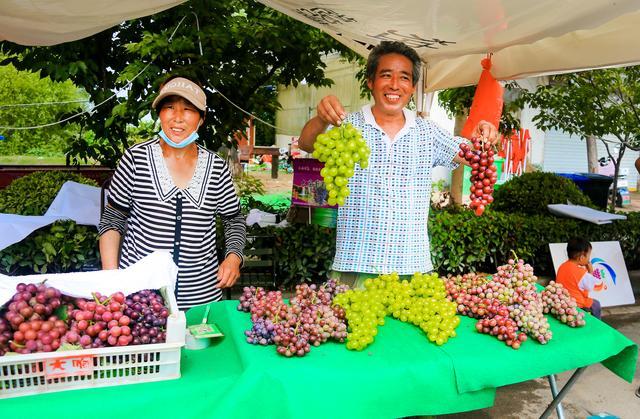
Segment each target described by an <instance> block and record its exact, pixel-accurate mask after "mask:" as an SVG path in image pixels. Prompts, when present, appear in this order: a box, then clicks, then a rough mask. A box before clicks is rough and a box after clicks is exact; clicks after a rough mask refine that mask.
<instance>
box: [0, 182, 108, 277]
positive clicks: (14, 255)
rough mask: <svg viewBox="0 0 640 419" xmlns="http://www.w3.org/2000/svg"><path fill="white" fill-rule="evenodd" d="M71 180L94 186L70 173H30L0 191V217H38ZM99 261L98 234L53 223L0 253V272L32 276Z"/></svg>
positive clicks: (69, 223) (72, 224)
mask: <svg viewBox="0 0 640 419" xmlns="http://www.w3.org/2000/svg"><path fill="white" fill-rule="evenodd" d="M68 180H72V181H75V182H79V183H84V184H87V185H92V186H97V184H96V182H95V181H93V180H91V179H87V178H85V177H83V176H81V175H79V174H77V173H72V172H34V173H32V174H30V175H27V176H24V177H21V178H19V179H16V180H14V181H13V182H12V183H11V184H10V185H9V186H7V187H6V188H5V189H3V190H0V213H11V214H19V215H42V214H44V213H45V212H46V210H47V208H48V207H49V205H51V202H53V200H54V198H55V196H56V195H57V193H58V191H59V190H60V188H61V187H62V185H63V184H64V183H65V182H66V181H68ZM98 260H99V252H98V232H97V231H96V228H95V227H93V226H84V225H77V224H76V223H75V222H73V221H57V222H55V223H53V224H52V225H49V226H46V227H42V228H40V229H38V230H36V231H34V232H33V233H31V234H30V235H29V236H28V237H26V238H25V239H23V240H22V241H20V242H18V243H15V244H13V245H11V246H9V247H7V248H6V249H3V250H2V251H0V272H2V273H4V274H23V275H26V274H32V273H46V272H71V271H78V270H81V269H82V268H84V267H87V266H94V265H95V264H97V262H98Z"/></svg>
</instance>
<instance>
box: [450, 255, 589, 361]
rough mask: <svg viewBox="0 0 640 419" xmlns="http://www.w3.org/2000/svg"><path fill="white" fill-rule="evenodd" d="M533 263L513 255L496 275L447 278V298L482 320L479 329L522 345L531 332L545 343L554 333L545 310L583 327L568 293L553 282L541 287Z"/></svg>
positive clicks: (467, 275)
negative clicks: (540, 288) (541, 288)
mask: <svg viewBox="0 0 640 419" xmlns="http://www.w3.org/2000/svg"><path fill="white" fill-rule="evenodd" d="M536 282H537V277H536V276H535V275H534V273H533V268H532V267H531V266H530V265H529V264H526V263H524V261H523V260H522V259H517V258H515V257H514V258H513V259H509V261H508V263H506V264H504V265H502V266H499V267H498V272H497V273H496V274H495V275H493V277H492V279H491V280H488V279H487V278H485V277H482V276H480V275H476V274H474V273H468V274H464V275H457V276H452V275H449V276H448V277H447V278H445V285H446V289H447V294H448V298H449V299H450V300H451V301H454V302H456V304H457V311H458V313H460V314H463V315H465V316H469V317H472V318H477V319H480V320H479V321H478V323H477V324H476V330H478V331H479V332H480V333H487V334H490V335H492V336H496V337H497V338H498V339H500V340H502V341H504V342H505V343H506V344H507V345H508V346H510V347H512V348H514V349H518V348H519V347H520V345H521V344H522V343H523V342H524V341H526V339H527V336H526V335H529V336H530V337H531V338H532V339H534V340H535V341H537V342H538V343H541V344H546V343H548V342H549V341H550V340H551V338H552V337H553V334H552V332H551V328H550V326H549V322H548V321H547V319H546V317H545V316H544V314H546V313H550V314H552V315H553V316H555V317H556V318H558V320H560V321H561V322H563V323H565V324H567V325H568V326H571V327H580V326H584V324H585V321H584V313H582V312H579V311H578V310H577V307H576V303H575V300H573V299H572V298H571V297H570V296H569V293H568V292H567V291H566V289H564V288H563V287H562V286H561V285H560V284H557V283H555V282H553V281H551V283H549V285H548V286H547V288H545V289H544V290H543V291H542V292H541V293H539V292H537V288H536Z"/></svg>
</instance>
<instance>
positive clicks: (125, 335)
mask: <svg viewBox="0 0 640 419" xmlns="http://www.w3.org/2000/svg"><path fill="white" fill-rule="evenodd" d="M124 299H125V298H124V294H123V293H121V292H117V293H115V294H113V295H111V296H110V297H107V296H105V295H101V294H100V293H95V294H94V300H93V301H91V300H85V299H82V298H78V299H77V300H76V301H75V306H76V307H77V308H76V309H75V310H72V311H71V313H70V314H69V317H70V319H71V327H70V329H69V332H67V334H66V335H65V341H66V342H68V343H70V344H72V345H75V344H78V345H80V346H82V347H83V348H85V349H87V348H102V347H105V346H126V345H128V344H129V343H131V341H132V340H133V337H132V336H131V328H130V327H129V324H130V323H131V318H130V317H128V316H125V315H124V313H123V311H124V308H125V306H124Z"/></svg>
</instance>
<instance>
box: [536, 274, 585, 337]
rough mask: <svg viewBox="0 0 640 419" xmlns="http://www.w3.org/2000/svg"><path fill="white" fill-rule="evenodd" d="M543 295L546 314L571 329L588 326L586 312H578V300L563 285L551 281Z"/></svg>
mask: <svg viewBox="0 0 640 419" xmlns="http://www.w3.org/2000/svg"><path fill="white" fill-rule="evenodd" d="M541 294H542V301H543V302H544V312H545V313H550V314H551V315H552V316H554V317H555V318H556V319H558V320H560V321H561V322H562V323H565V324H566V325H567V326H570V327H582V326H584V325H585V324H586V322H585V320H584V312H583V311H578V305H577V304H576V300H575V299H574V298H573V297H571V294H569V291H567V289H566V288H565V287H563V286H562V284H559V283H557V282H555V281H551V282H549V284H548V285H547V286H546V287H545V289H544V290H542V293H541Z"/></svg>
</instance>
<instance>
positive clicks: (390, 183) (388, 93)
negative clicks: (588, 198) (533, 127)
mask: <svg viewBox="0 0 640 419" xmlns="http://www.w3.org/2000/svg"><path fill="white" fill-rule="evenodd" d="M420 66H421V62H420V58H419V57H418V54H417V53H416V51H415V50H413V49H412V48H410V47H408V46H407V45H405V44H403V43H401V42H388V41H384V42H382V43H380V44H379V45H378V46H376V47H375V48H373V49H372V50H371V53H370V54H369V58H368V61H367V70H366V74H367V85H368V86H369V89H371V93H372V96H373V101H374V103H373V105H366V106H364V107H363V108H362V109H361V110H359V111H357V112H353V113H349V114H347V113H346V112H345V110H344V108H343V106H342V104H341V103H340V101H339V100H338V98H337V97H336V96H333V95H328V96H325V97H324V98H322V100H320V103H319V104H318V106H317V115H316V116H315V117H313V118H311V119H310V120H309V121H308V122H307V123H306V124H305V126H304V128H303V129H302V133H301V134H300V139H299V145H300V148H302V149H303V150H305V151H307V152H311V151H313V143H314V142H315V139H316V137H317V136H318V134H320V133H323V132H325V131H326V130H327V129H328V128H329V126H331V125H333V126H337V125H340V124H341V123H343V122H349V123H351V124H352V125H353V126H355V127H356V128H358V129H359V130H360V131H361V132H362V136H363V138H364V139H365V141H366V142H367V145H368V147H369V148H370V149H371V155H370V157H369V165H368V167H367V168H366V169H362V168H360V167H358V166H356V167H355V171H354V172H355V173H354V175H353V177H352V178H351V179H349V189H350V190H351V194H350V195H349V197H348V198H347V199H346V202H345V205H343V206H341V207H340V209H339V212H338V222H337V236H336V255H335V258H334V261H333V266H332V269H333V271H334V273H335V274H333V275H331V276H333V277H339V278H340V279H341V280H342V281H343V282H345V283H347V284H349V285H351V286H355V287H361V286H362V284H363V282H364V280H365V279H366V278H369V277H374V276H376V275H378V274H382V273H392V272H397V273H398V274H399V275H412V274H414V273H415V272H423V273H425V272H430V271H431V270H432V269H433V266H432V263H431V252H430V245H429V236H428V232H427V221H428V217H429V207H430V200H431V183H432V169H433V168H434V167H435V166H444V167H447V168H449V169H454V168H455V167H457V165H458V164H459V163H466V162H465V161H464V160H463V159H461V158H460V157H459V156H458V151H459V144H460V143H461V142H463V141H466V140H465V139H464V138H462V137H454V136H452V135H451V134H449V133H447V132H446V131H444V130H443V129H441V128H440V127H438V126H437V125H436V124H435V123H433V121H430V120H425V119H422V118H418V117H416V115H415V112H411V111H409V110H408V109H405V107H406V105H407V104H408V103H409V101H410V100H411V97H412V95H413V94H414V92H415V89H416V83H417V82H418V78H419V75H420ZM497 134H498V132H497V130H496V127H495V126H493V125H492V124H491V123H489V122H486V121H481V122H480V123H479V124H478V126H477V127H476V128H475V132H474V134H473V136H475V137H479V136H482V137H484V138H485V140H488V141H490V142H491V143H492V144H495V143H496V142H497V141H498V135H497Z"/></svg>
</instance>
